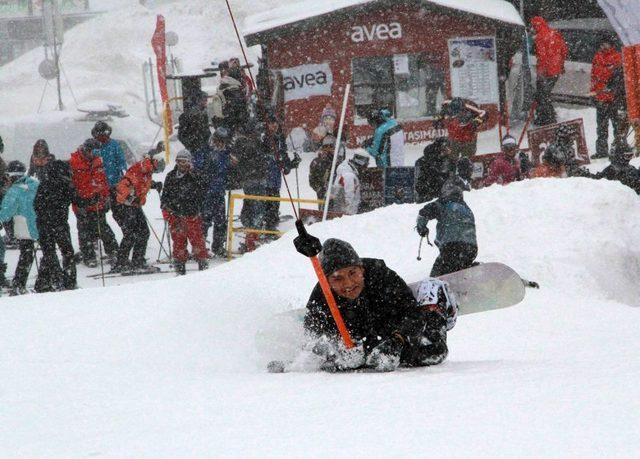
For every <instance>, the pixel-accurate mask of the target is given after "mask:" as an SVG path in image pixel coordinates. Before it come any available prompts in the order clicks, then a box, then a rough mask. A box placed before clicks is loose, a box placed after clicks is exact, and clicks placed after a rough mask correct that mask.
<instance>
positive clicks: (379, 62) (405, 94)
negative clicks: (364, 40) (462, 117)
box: [352, 54, 446, 121]
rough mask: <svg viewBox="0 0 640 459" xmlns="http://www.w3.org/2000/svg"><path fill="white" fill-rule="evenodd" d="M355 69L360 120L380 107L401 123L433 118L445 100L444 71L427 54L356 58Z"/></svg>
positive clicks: (354, 81)
mask: <svg viewBox="0 0 640 459" xmlns="http://www.w3.org/2000/svg"><path fill="white" fill-rule="evenodd" d="M352 70H353V90H354V98H355V105H356V114H357V120H358V119H359V120H361V121H363V120H364V119H366V117H367V113H369V111H370V110H371V109H372V108H379V107H386V108H388V109H390V110H391V111H392V112H393V113H394V115H395V117H396V118H398V119H401V120H411V119H421V118H429V117H433V116H434V115H436V114H437V113H438V111H439V110H440V106H441V105H442V101H443V100H444V99H445V97H446V83H445V73H444V71H443V70H442V68H441V67H440V66H439V65H438V64H437V63H435V62H433V61H432V60H431V59H429V57H428V56H426V55H424V54H397V55H395V56H383V57H362V58H355V59H353V61H352Z"/></svg>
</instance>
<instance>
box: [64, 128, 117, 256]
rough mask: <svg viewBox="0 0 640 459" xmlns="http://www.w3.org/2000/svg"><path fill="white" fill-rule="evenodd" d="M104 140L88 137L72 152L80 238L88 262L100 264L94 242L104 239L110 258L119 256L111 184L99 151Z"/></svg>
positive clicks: (75, 204) (72, 176)
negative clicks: (111, 220) (112, 221)
mask: <svg viewBox="0 0 640 459" xmlns="http://www.w3.org/2000/svg"><path fill="white" fill-rule="evenodd" d="M102 145H103V144H102V143H100V141H98V140H96V139H87V140H85V142H84V143H83V144H82V145H81V146H80V147H79V148H78V150H77V151H75V152H74V153H72V154H71V159H70V160H69V165H70V166H71V178H72V181H73V186H74V189H75V193H76V196H75V198H74V204H73V211H74V212H75V214H76V217H77V220H78V239H79V242H80V251H81V252H82V259H83V261H84V264H85V265H86V266H88V267H90V268H95V267H96V266H98V261H97V259H96V252H95V249H94V247H93V242H94V241H95V240H97V239H101V240H102V242H103V243H104V249H105V252H106V253H107V256H108V257H109V258H110V259H115V256H116V252H117V250H118V242H117V241H116V237H115V235H114V234H113V230H112V229H111V227H110V226H109V224H108V223H107V220H106V214H107V211H108V208H109V201H110V194H111V193H110V188H109V181H108V179H107V176H106V174H105V169H104V166H103V162H102V158H101V157H100V156H99V155H98V152H99V150H100V148H101V147H102Z"/></svg>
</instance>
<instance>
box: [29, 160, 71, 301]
mask: <svg viewBox="0 0 640 459" xmlns="http://www.w3.org/2000/svg"><path fill="white" fill-rule="evenodd" d="M73 197H74V191H73V186H72V182H71V168H70V167H69V164H68V163H66V162H64V161H58V160H54V161H51V162H50V163H49V164H48V165H47V166H46V170H45V171H44V174H43V178H42V181H41V182H40V186H38V191H37V193H36V198H35V201H34V210H35V212H36V223H37V226H38V233H39V234H40V247H41V248H42V254H43V256H42V261H41V263H40V270H39V271H38V280H37V281H36V285H35V290H36V291H37V292H50V291H55V290H71V289H75V288H76V264H75V261H74V259H73V254H74V251H73V245H72V243H71V231H70V229H69V222H68V220H69V206H70V205H71V202H72V200H73ZM56 246H58V247H59V248H60V252H61V254H62V268H60V261H59V260H58V254H57V252H56Z"/></svg>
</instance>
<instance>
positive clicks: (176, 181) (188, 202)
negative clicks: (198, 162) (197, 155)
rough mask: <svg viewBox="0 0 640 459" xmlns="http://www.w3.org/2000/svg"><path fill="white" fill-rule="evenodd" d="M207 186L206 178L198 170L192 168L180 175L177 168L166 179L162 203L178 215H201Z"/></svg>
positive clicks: (165, 207) (164, 207)
mask: <svg viewBox="0 0 640 459" xmlns="http://www.w3.org/2000/svg"><path fill="white" fill-rule="evenodd" d="M206 186H207V183H206V180H205V179H204V178H203V177H202V176H201V175H200V174H199V173H198V172H195V171H193V170H192V171H190V172H188V173H187V174H184V175H183V176H181V177H179V176H178V169H177V168H175V169H173V170H172V171H171V172H169V173H168V174H167V177H166V178H165V179H164V186H163V187H162V196H161V197H160V205H161V207H162V208H163V209H165V210H167V211H169V212H171V213H172V214H173V215H176V216H178V217H195V216H197V215H200V211H201V208H202V201H203V199H204V195H205V192H206Z"/></svg>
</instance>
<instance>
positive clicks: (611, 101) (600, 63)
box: [589, 39, 624, 158]
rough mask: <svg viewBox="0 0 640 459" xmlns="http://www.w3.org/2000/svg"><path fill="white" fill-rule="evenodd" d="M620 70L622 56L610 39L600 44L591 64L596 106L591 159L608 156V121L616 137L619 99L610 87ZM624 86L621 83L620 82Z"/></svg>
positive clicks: (591, 94)
mask: <svg viewBox="0 0 640 459" xmlns="http://www.w3.org/2000/svg"><path fill="white" fill-rule="evenodd" d="M621 69H622V55H621V54H620V53H619V52H618V51H617V50H616V49H615V48H614V47H613V43H611V40H610V39H604V40H603V41H602V42H601V43H600V48H599V49H598V52H597V53H596V54H595V56H594V57H593V62H592V64H591V93H590V94H589V95H590V96H591V97H593V100H594V102H595V106H596V125H597V134H598V139H597V140H596V154H595V155H593V156H592V158H606V157H607V156H609V121H611V124H613V132H614V133H615V134H616V138H617V137H618V135H617V134H618V132H619V130H620V128H619V121H620V118H619V116H618V108H619V106H620V104H619V103H618V99H619V97H618V96H617V94H618V93H619V91H617V90H616V89H615V88H613V87H612V86H611V83H612V81H613V80H614V76H615V75H616V71H619V70H621ZM620 83H621V84H624V82H623V81H621V82H620Z"/></svg>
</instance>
